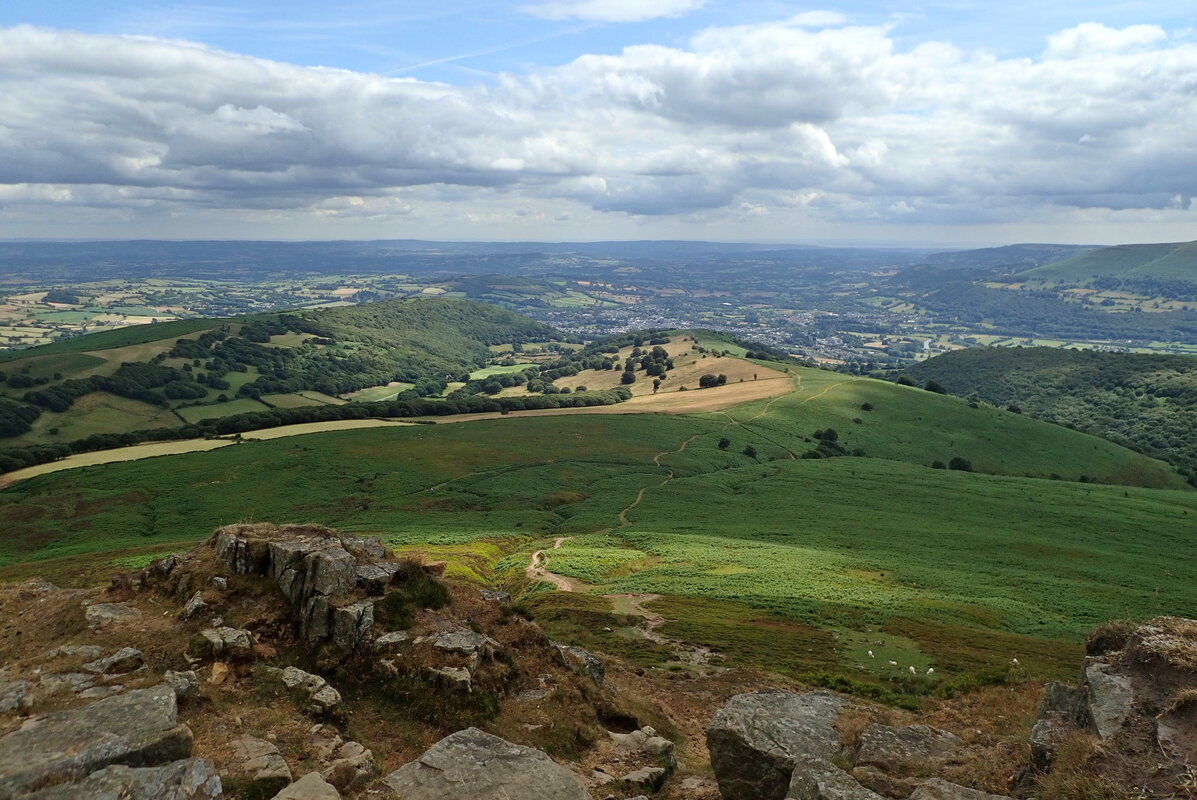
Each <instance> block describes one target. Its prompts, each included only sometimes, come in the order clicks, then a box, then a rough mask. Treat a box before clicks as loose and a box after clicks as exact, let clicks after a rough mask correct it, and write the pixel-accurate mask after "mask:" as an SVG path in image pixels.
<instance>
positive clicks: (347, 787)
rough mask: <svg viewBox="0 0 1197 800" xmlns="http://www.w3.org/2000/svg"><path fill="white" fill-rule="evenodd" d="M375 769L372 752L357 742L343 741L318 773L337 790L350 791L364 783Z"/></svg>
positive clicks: (372, 775)
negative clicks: (330, 759) (327, 763)
mask: <svg viewBox="0 0 1197 800" xmlns="http://www.w3.org/2000/svg"><path fill="white" fill-rule="evenodd" d="M377 771H378V767H377V766H376V765H375V763H374V753H373V752H371V751H370V750H367V749H366V748H365V747H363V746H362V745H361V744H359V743H358V742H345V743H344V744H342V745H341V746H340V747H338V748H337V751H336V753H335V754H334V756H333V760H332V762H331V763H329V765H328V766H327V767H325V768H324V769H323V770H321V772H320V774H321V776H322V777H323V778H324V779H325V780H326V781H328V782H329V783H331V784H332V785H333V786H335V787H337V789H338V790H339V791H342V792H352V791H354V790H356V789H360V788H361V787H362V786H364V785H366V783H367V782H369V780H370V779H371V778H373V777H374V773H375V772H377Z"/></svg>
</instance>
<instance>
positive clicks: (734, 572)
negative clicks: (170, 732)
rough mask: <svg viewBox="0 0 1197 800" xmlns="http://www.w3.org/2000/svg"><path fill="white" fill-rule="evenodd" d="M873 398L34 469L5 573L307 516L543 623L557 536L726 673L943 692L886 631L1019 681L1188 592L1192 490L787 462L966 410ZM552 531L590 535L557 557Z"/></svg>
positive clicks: (949, 663)
mask: <svg viewBox="0 0 1197 800" xmlns="http://www.w3.org/2000/svg"><path fill="white" fill-rule="evenodd" d="M828 375H829V377H830V380H832V381H834V380H836V379H837V377H838V376H831V375H830V374H828ZM803 382H804V384H811V383H813V382H814V379H813V377H812V376H804V380H803ZM853 383H855V382H853ZM849 388H851V389H852V390H853V392H865V394H854V395H851V396H850V395H848V394H842V393H843V392H845V391H846V390H847V389H849ZM871 388H872V387H863V386H856V387H850V386H843V385H837V384H835V383H828V384H824V385H819V386H817V387H816V386H809V385H808V386H807V390H803V391H799V392H796V393H795V394H794V395H785V396H783V398H782V399H781V400H778V401H776V402H773V403H772V405H771V406H769V407H767V408H766V407H765V406H766V404H767V403H768V401H762V402H761V403H758V404H755V405H749V406H747V407H743V408H736V409H732V410H730V411H729V412H728V414H724V413H710V414H703V415H698V416H662V415H647V414H644V415H641V414H637V415H590V416H567V417H527V418H520V417H515V418H510V419H494V420H485V421H479V422H471V423H462V424H454V425H436V426H413V427H409V428H381V429H371V430H364V431H344V432H339V433H328V434H311V435H308V436H300V437H295V438H291V439H277V440H273V441H261V442H247V443H243V444H239V445H236V446H231V447H226V448H222V449H220V450H214V451H210V452H205V453H192V454H187V455H179V456H165V457H161V458H156V459H149V460H145V461H138V462H127V463H122V464H112V465H106V466H103V467H90V468H85V469H77V470H71V471H67V472H63V473H58V474H55V475H45V476H42V477H37V478H31V479H28V480H24V481H20V482H18V483H16V484H14V485H12V486H9V487H8V488H6V489H4V490H3V491H0V524H2V525H3V527H4V530H5V531H6V535H5V537H3V539H2V540H0V562H2V563H4V564H7V565H8V566H7V567H6V568H5V570H4V571H3V573H2V575H0V577H7V578H15V577H19V576H22V575H29V574H43V575H45V576H47V577H50V578H53V579H56V580H64V581H67V582H79V581H86V580H88V579H89V578H91V576H93V575H95V576H99V575H104V574H106V573H107V572H108V571H109V570H110V569H111V565H112V564H113V563H121V564H135V563H140V561H139V560H138V559H144V558H145V557H146V556H147V555H149V554H154V553H161V552H168V551H171V550H173V549H177V548H178V547H180V546H181V544H180V543H183V542H194V541H197V540H199V539H201V538H203V537H205V536H207V535H208V534H209V533H210V531H211V529H212V528H213V527H215V526H217V525H219V524H222V523H229V522H235V521H238V520H244V519H254V520H262V519H271V520H277V521H280V522H287V521H294V522H298V521H315V522H320V523H325V524H329V525H334V526H337V527H339V528H341V529H344V530H349V531H354V532H359V533H370V534H378V535H381V536H382V537H383V539H384V540H385V541H386V542H388V543H389V544H391V545H393V546H396V547H398V548H399V549H401V550H404V551H410V552H419V553H422V554H424V555H425V556H427V557H429V558H436V559H445V560H448V561H449V563H450V571H451V574H453V575H457V576H458V577H462V578H466V579H473V580H477V579H479V577H480V576H484V577H485V578H486V579H487V580H489V581H497V582H500V583H505V584H506V585H508V586H509V588H511V589H513V590H515V591H521V590H528V589H532V592H531V594H530V595H528V598H527V599H528V601H529V602H530V603H531V606H532V608H534V609H536V608H541V609H546V610H545V613H546V614H548V613H549V611H548V610H547V609H548V608H549V606H551V605H552V599H551V598H550V597H547V596H544V595H542V594H541V593H540V592H541V591H543V590H537V589H535V588H534V587H530V586H528V584H527V583H525V582H524V578H523V569H524V567H525V566H526V565H527V563H528V560H529V558H530V555H531V552H532V551H534V550H537V549H545V548H550V549H549V550H547V552H548V553H550V556H549V565H550V568H551V569H552V570H554V571H556V572H558V573H561V574H565V575H568V576H571V577H573V578H576V579H579V580H581V581H584V582H586V583H587V584H592V585H594V586H596V587H597V588H596V589H595V592H594V594H595V596H594V597H593V598H579V600H578V602H582V601H585V602H587V603H591V604H593V603H598V604H600V605H602V604H604V603H605V602H606V601H603V600H601V598H599V597H598V596H597V595H599V594H603V593H610V592H651V593H656V594H661V595H664V596H665V599H664V600H662V601H661V602H660V604H659V608H660V609H661V611H662V613H665V614H666V615H667V616H668V618H669V619H670V620H671V622H670V625H669V626H668V627H667V630H669V631H670V632H671V635H678V636H684V637H685V638H686V639H687V640H688V641H694V642H703V643H708V644H712V645H714V646H716V647H717V648H719V649H720V650H722V651H725V652H726V653H727V654H728V658H729V662H730V663H744V664H749V665H752V666H756V667H758V668H766V669H775V670H777V671H780V672H784V673H787V674H792V675H795V676H798V677H805V678H807V679H809V680H840V681H853V682H856V683H852V684H850V685H852V686H857V685H859V684H860V682H864V683H866V684H869V685H876V686H883V687H889V690H892V691H901V692H914V693H919V692H926V691H930V690H931V689H932V688H934V686H935V684H934V683H933V682H929V681H924V682H923V683H921V684H919V685H914V684H911V683H906V682H903V681H904V680H905V678H903V677H902V676H894V675H887V674H886V673H885V672H884V670H885V667H884V662H880V661H879V662H876V663H864V662H866V661H867V660H866V659H865V658H864V650H865V649H866V648H867V647H869V646H870V643H871V642H873V640H875V639H878V638H880V639H884V640H885V642H886V644H885V647H884V648H879V649H881V650H882V653H883V655H885V656H886V657H899V658H902V659H903V662H902V663H904V664H906V663H911V664H919V665H920V667H921V666H922V665H924V664H925V665H928V666H929V665H934V666H935V667H936V669H937V672H939V673H940V674H941V675H942V676H943V679H945V680H949V679H951V678H953V677H954V676H956V675H962V674H965V673H970V672H977V671H980V670H985V669H990V668H994V667H998V668H1001V667H1002V665H1008V664H1009V662H1010V658H1011V656H1012V655H1017V656H1018V657H1019V658H1020V659H1021V660H1022V662H1023V664H1024V665H1025V666H1024V667H1023V669H1025V670H1026V671H1027V674H1028V675H1036V676H1039V675H1044V676H1061V675H1065V674H1067V673H1069V672H1071V670H1072V668H1073V667H1072V664H1073V662H1074V661H1075V659H1076V657H1077V651H1078V642H1079V640H1080V638H1081V637H1082V636H1083V634H1084V632H1085V631H1086V630H1087V629H1088V628H1089V627H1090V626H1091V625H1092V624H1093V623H1094V622H1095V621H1097V620H1100V619H1104V618H1106V617H1109V616H1126V617H1145V616H1151V615H1154V614H1159V613H1179V612H1184V611H1185V609H1188V608H1191V607H1192V605H1193V604H1194V603H1195V602H1197V588H1195V587H1197V566H1194V565H1197V558H1194V556H1197V552H1193V548H1194V547H1195V546H1197V545H1194V543H1193V541H1192V540H1191V537H1189V536H1188V535H1187V522H1188V520H1189V519H1192V518H1195V517H1194V515H1197V493H1195V492H1191V491H1169V490H1158V489H1141V488H1132V487H1124V486H1101V485H1091V484H1080V483H1071V482H1061V481H1046V480H1039V479H1028V478H1019V477H1005V476H990V475H980V474H974V473H966V472H958V471H956V472H953V471H942V470H933V469H929V468H927V467H925V466H919V465H917V464H915V463H908V462H903V461H895V460H892V459H891V458H855V457H840V458H831V459H803V458H794V459H791V458H790V457H789V456H788V455H787V454H786V452H785V450H786V449H787V448H789V449H798V448H801V447H803V446H809V443H806V442H804V441H803V438H802V436H800V435H798V434H797V433H793V432H791V431H790V429H791V428H792V429H793V430H795V431H796V430H802V429H805V428H806V427H808V424H807V423H808V422H814V421H816V420H821V421H822V422H823V424H824V425H826V423H827V422H833V423H834V422H836V419H835V418H834V416H828V417H821V416H820V415H821V414H823V413H827V414H829V415H830V414H833V412H834V410H835V409H836V408H842V409H844V410H845V411H846V405H845V404H846V403H848V402H855V400H856V399H858V398H859V397H862V396H863V397H871V398H873V399H874V400H880V401H881V402H882V403H886V404H888V405H889V406H890V408H889V409H888V410H886V409H884V408H882V407H881V406H880V405H878V406H877V408H876V409H875V410H874V411H873V412H866V413H874V414H895V415H896V414H897V409H898V408H899V407H900V405H901V404H902V402H903V401H904V400H905V399H906V398H904V397H903V395H904V394H908V395H910V402H911V403H913V404H915V405H918V404H921V403H923V402H924V398H925V402H926V403H927V404H928V405H927V408H928V409H929V411H930V412H932V413H934V412H936V411H939V412H941V413H940V414H939V416H941V417H942V416H944V415H946V413H947V412H944V411H943V409H946V408H947V407H948V406H949V405H955V404H958V401H956V400H955V399H953V398H945V397H941V396H938V395H932V394H930V393H926V392H919V393H917V394H916V390H913V389H908V388H905V387H893V389H889V388H887V389H886V390H885V391H884V392H881V393H878V394H868V393H867V392H868V390H869V389H871ZM810 389H815V391H813V392H811V391H808V390H810ZM897 390H901V391H897ZM849 397H850V398H851V399H850V400H849V399H848V398H849ZM837 398H838V399H837ZM824 401H827V402H824ZM965 409H966V412H973V411H974V410H973V409H968V408H967V406H965ZM961 413H965V412H961ZM805 415H809V417H808V416H805ZM790 416H793V417H794V419H793V420H792V421H791V422H789V423H787V422H786V419H787V418H788V417H790ZM1011 416H1015V415H1011ZM1022 422H1023V423H1025V424H1026V425H1027V426H1028V427H1027V428H1026V429H1025V430H1024V432H1025V431H1033V430H1038V428H1036V427H1034V425H1032V423H1034V421H1032V420H1025V419H1024V420H1022ZM849 424H853V423H849ZM872 424H877V423H872ZM1035 425H1042V423H1035ZM862 430H863V428H862ZM1061 430H1062V429H1061ZM1064 433H1065V434H1070V435H1071V436H1074V437H1076V439H1077V440H1078V441H1079V440H1085V439H1087V437H1084V436H1082V435H1080V434H1074V433H1072V432H1069V431H1064ZM724 438H726V439H729V440H730V443H731V446H730V447H727V448H726V449H725V448H722V447H720V440H721V439H724ZM844 438H845V439H848V440H849V441H850V440H851V439H852V438H853V437H851V436H847V435H846V436H845V437H844ZM870 441H871V446H872V447H874V448H876V449H880V448H881V447H882V446H883V439H882V438H881V437H880V435H876V438H874V439H872V440H870ZM1024 444H1025V440H1019V441H1017V442H1016V441H1011V442H1010V443H1009V444H1008V445H1007V447H1008V449H1010V450H1011V451H1013V450H1016V449H1018V448H1019V447H1020V446H1022V445H1024ZM1103 444H1104V443H1103ZM748 445H752V446H753V447H754V448H755V449H756V451H757V456H755V457H753V456H749V455H746V454H745V453H744V452H743V450H744V449H745V448H746V446H748ZM890 446H891V447H893V448H894V450H893V451H892V452H894V453H898V451H899V450H900V449H901V448H904V447H907V445H906V444H904V443H903V442H901V441H895V442H893V443H892V444H891V445H890ZM994 446H995V447H996V446H997V445H994ZM911 454H912V455H915V453H913V451H911ZM917 455H918V456H919V457H922V455H923V454H922V453H918V454H917ZM1009 457H1010V458H1013V457H1014V456H1012V455H1011V456H1009ZM1028 458H1033V457H1028ZM1028 463H1029V462H1028ZM558 537H573V538H568V539H566V540H565V541H564V542H563V543H562V545H561V547H560V548H559V549H551V548H552V544H553V541H554V540H555V539H556V538H558ZM546 604H547V605H546ZM537 613H539V612H537ZM602 627H603V626H601V625H600V626H598V627H596V628H595V630H593V631H588V632H586V633H585V636H587V637H588V638H587V639H586V644H587V646H591V647H594V648H596V649H598V650H600V651H603V652H614V653H621V654H625V655H626V654H629V653H630V654H631V657H633V658H643V659H650V658H651V657H652V652H653V651H652V649H651V648H647V649H645V648H644V647H642V646H641V645H638V644H636V643H635V642H636V641H642V640H629V639H628V638H627V636H628V634H627V632H626V631H624V630H623V629H622V628H620V627H619V626H618V624H617V623H616V624H613V625H610V626H608V627H609V630H607V631H603V630H601V628H602ZM579 635H583V634H579ZM815 644H818V645H819V646H818V647H815V646H814V645H815ZM891 654H892V655H891ZM836 685H844V684H842V683H841V684H836Z"/></svg>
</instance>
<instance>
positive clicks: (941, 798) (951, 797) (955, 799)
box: [910, 778, 1010, 800]
mask: <svg viewBox="0 0 1197 800" xmlns="http://www.w3.org/2000/svg"><path fill="white" fill-rule="evenodd" d="M910 800H1010V798H1009V797H1007V796H1006V795H1004V794H988V793H987V792H982V791H978V790H977V789H970V788H968V787H967V786H960V785H959V784H956V783H949V782H948V781H945V780H941V779H939V778H931V779H930V780H927V781H924V782H923V783H921V784H919V786H918V788H917V789H915V790H914V792H912V793H911V795H910Z"/></svg>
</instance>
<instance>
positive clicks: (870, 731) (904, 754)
mask: <svg viewBox="0 0 1197 800" xmlns="http://www.w3.org/2000/svg"><path fill="white" fill-rule="evenodd" d="M959 746H960V739H958V738H957V737H956V736H954V735H953V734H950V733H948V732H947V731H941V730H937V729H936V728H931V727H928V726H926V725H907V726H905V727H902V728H893V727H890V726H889V725H869V726H868V727H867V728H865V729H864V730H863V731H862V732H861V735H860V750H859V751H858V752H857V755H856V763H857V764H863V765H868V766H874V767H880V768H881V769H883V770H886V771H889V772H894V771H897V770H899V769H901V767H902V766H903V765H904V764H906V763H908V762H912V761H914V762H919V763H920V764H927V763H928V762H935V761H942V760H943V759H944V758H946V757H947V756H948V755H949V754H950V753H951V752H952V751H953V750H955V749H956V748H958V747H959Z"/></svg>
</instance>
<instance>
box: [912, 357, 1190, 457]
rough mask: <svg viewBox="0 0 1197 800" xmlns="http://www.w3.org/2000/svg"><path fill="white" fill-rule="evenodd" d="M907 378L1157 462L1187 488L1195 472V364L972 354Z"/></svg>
mask: <svg viewBox="0 0 1197 800" xmlns="http://www.w3.org/2000/svg"><path fill="white" fill-rule="evenodd" d="M910 372H911V373H912V374H914V375H916V376H917V377H919V378H920V379H923V380H934V381H937V382H938V383H940V384H941V385H942V386H944V387H945V388H946V389H947V390H948V391H949V392H951V393H953V394H956V395H962V396H970V395H976V396H977V397H980V398H981V399H983V400H985V401H987V402H990V403H994V404H997V405H1000V406H1008V405H1014V406H1016V407H1018V408H1020V409H1022V410H1024V411H1027V412H1031V413H1034V414H1035V415H1037V416H1040V417H1043V418H1044V419H1049V420H1053V421H1055V422H1058V423H1061V424H1065V425H1069V426H1072V427H1075V428H1076V429H1078V430H1083V431H1086V432H1088V433H1092V434H1094V435H1097V436H1101V437H1103V438H1106V439H1109V440H1110V441H1113V442H1118V443H1121V444H1124V445H1126V446H1128V447H1132V448H1134V449H1136V450H1139V451H1141V452H1143V453H1147V454H1149V455H1151V456H1154V457H1156V458H1161V459H1164V460H1166V461H1169V462H1171V463H1173V464H1175V465H1176V466H1177V467H1179V468H1181V469H1183V470H1184V471H1185V473H1186V474H1188V475H1190V479H1191V480H1193V478H1192V476H1193V475H1194V471H1195V470H1197V357H1194V356H1180V355H1154V354H1139V353H1100V352H1094V351H1091V350H1060V349H1055V348H1046V347H1033V348H1000V347H996V348H973V349H969V350H958V351H956V352H953V353H947V354H944V355H941V356H937V357H935V358H932V359H928V360H927V361H925V362H923V363H921V364H918V365H916V366H914V367H911V369H910Z"/></svg>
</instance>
